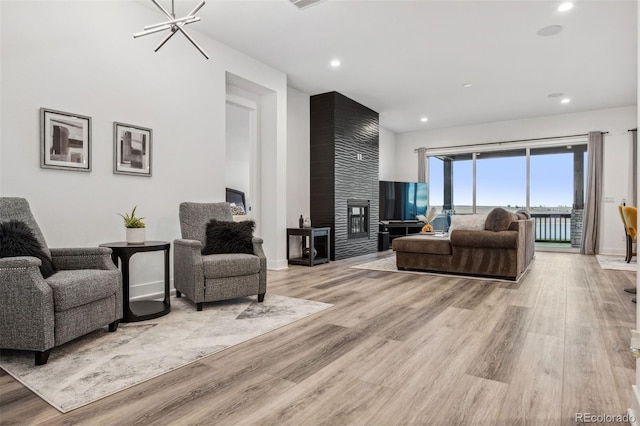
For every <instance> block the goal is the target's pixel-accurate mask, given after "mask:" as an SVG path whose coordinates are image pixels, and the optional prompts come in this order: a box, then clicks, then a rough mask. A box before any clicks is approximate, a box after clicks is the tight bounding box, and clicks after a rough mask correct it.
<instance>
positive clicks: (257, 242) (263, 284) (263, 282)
mask: <svg viewBox="0 0 640 426" xmlns="http://www.w3.org/2000/svg"><path fill="white" fill-rule="evenodd" d="M252 242H253V254H255V255H256V256H258V257H259V258H260V277H259V287H260V288H259V292H260V294H263V293H266V292H267V256H266V255H265V254H264V250H263V249H262V238H260V237H253V240H252Z"/></svg>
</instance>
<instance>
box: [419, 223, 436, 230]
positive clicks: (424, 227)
mask: <svg viewBox="0 0 640 426" xmlns="http://www.w3.org/2000/svg"><path fill="white" fill-rule="evenodd" d="M422 232H433V226H431V224H430V223H427V224H426V225H424V226H423V227H422Z"/></svg>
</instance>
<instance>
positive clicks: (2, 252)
mask: <svg viewBox="0 0 640 426" xmlns="http://www.w3.org/2000/svg"><path fill="white" fill-rule="evenodd" d="M16 256H31V257H36V258H38V259H40V262H41V264H40V273H41V274H42V278H49V277H50V276H51V275H53V274H55V272H56V269H55V268H54V266H53V262H52V261H51V256H50V255H49V254H48V252H45V251H44V249H43V247H42V245H41V244H40V242H39V241H38V239H37V238H36V236H35V234H34V232H33V231H32V230H31V228H29V226H28V225H27V224H26V223H24V222H22V221H19V220H10V221H7V222H0V258H2V257H16Z"/></svg>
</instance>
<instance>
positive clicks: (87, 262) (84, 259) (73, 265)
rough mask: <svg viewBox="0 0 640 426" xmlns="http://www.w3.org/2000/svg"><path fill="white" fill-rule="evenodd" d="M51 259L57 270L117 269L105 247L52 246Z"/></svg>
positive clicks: (109, 251)
mask: <svg viewBox="0 0 640 426" xmlns="http://www.w3.org/2000/svg"><path fill="white" fill-rule="evenodd" d="M50 250H51V260H52V261H53V266H55V267H56V268H57V269H59V270H66V271H69V270H76V269H107V270H108V269H111V270H115V269H117V268H116V266H115V265H114V264H113V261H112V260H111V249H110V248H107V247H81V248H52V249H50Z"/></svg>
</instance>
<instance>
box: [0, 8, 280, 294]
mask: <svg viewBox="0 0 640 426" xmlns="http://www.w3.org/2000/svg"><path fill="white" fill-rule="evenodd" d="M207 7H211V8H216V7H220V5H219V4H217V3H215V2H214V3H212V4H210V5H208V6H207ZM159 16H160V15H158V13H157V11H155V10H154V9H153V8H150V7H146V6H145V5H143V4H141V3H139V2H119V1H118V2H113V1H91V2H86V1H28V2H24V1H4V0H3V1H2V14H1V21H0V22H1V25H0V31H1V32H0V38H1V45H0V47H1V55H2V56H1V60H2V62H1V68H0V85H1V86H2V99H1V101H0V102H1V103H0V108H1V111H2V115H1V118H0V137H1V139H0V150H1V151H2V158H1V159H0V183H1V186H0V194H1V195H2V196H18V197H25V198H27V199H28V200H29V202H30V204H31V207H32V210H33V212H34V215H35V216H36V218H37V220H38V222H39V224H40V227H41V228H42V230H43V232H44V234H45V237H46V238H47V242H48V244H49V245H50V246H51V247H72V246H96V245H97V244H99V243H102V242H107V241H118V240H123V239H124V228H123V226H122V221H121V219H120V218H119V217H118V216H117V215H116V213H121V212H124V211H130V210H131V208H132V207H133V206H136V205H137V206H138V211H139V213H140V214H141V215H143V216H145V218H146V223H147V238H148V239H149V240H165V241H173V239H175V238H178V237H179V236H180V230H179V224H178V205H179V203H180V202H182V201H196V202H211V201H224V198H225V192H224V188H225V171H226V170H225V167H226V165H225V161H224V159H225V102H226V93H225V86H226V77H225V73H226V72H227V71H228V72H231V73H233V74H235V75H238V76H242V78H245V79H247V80H249V81H252V82H255V83H256V84H258V85H261V86H263V87H265V88H269V89H270V90H272V91H273V93H274V95H273V99H272V104H273V112H272V113H273V120H274V123H273V128H272V129H271V132H272V133H273V143H272V144H270V146H269V147H268V149H269V150H270V154H269V155H270V157H269V159H268V160H269V164H268V165H267V170H266V171H265V170H263V173H266V176H265V177H266V178H267V179H266V180H268V182H269V183H270V185H272V186H271V187H270V188H269V193H268V196H269V200H265V205H267V206H268V209H269V211H268V213H267V215H266V216H264V217H267V218H270V219H271V220H269V223H263V224H262V225H263V226H262V230H263V232H262V236H263V237H265V252H266V254H267V258H268V259H269V263H270V265H271V264H275V265H278V264H282V263H283V262H285V263H286V259H285V253H284V247H285V235H286V233H285V220H286V194H285V193H286V172H287V168H286V144H287V140H286V131H287V129H286V126H287V117H286V108H287V86H286V75H285V74H283V73H282V72H280V71H277V70H275V69H273V68H271V67H269V66H267V65H265V64H263V63H261V62H258V61H256V60H254V59H253V58H250V57H248V56H246V55H244V54H242V53H240V52H238V51H236V50H233V49H231V48H229V47H228V46H226V45H223V44H221V43H219V42H217V41H215V40H213V39H210V38H208V37H206V36H204V35H202V34H200V33H198V32H197V25H198V24H195V25H192V26H190V28H189V29H190V32H191V34H192V36H193V37H194V38H195V39H196V40H197V41H198V43H199V44H200V45H201V46H202V47H203V48H204V50H205V51H207V53H208V54H209V55H210V57H211V59H210V60H205V59H204V58H203V57H202V55H201V54H200V53H199V52H198V51H197V50H196V49H195V48H194V47H193V46H192V45H191V44H190V43H189V41H188V40H186V39H185V38H184V37H182V36H181V35H180V34H177V35H176V36H175V37H174V38H173V39H172V40H171V41H169V42H168V43H167V44H166V45H165V46H164V47H163V48H162V49H161V50H160V51H158V52H157V53H155V52H154V51H153V49H154V47H155V46H156V45H157V43H158V42H159V40H160V39H161V38H162V36H161V35H158V36H157V37H156V36H155V35H151V36H148V37H143V38H140V39H137V40H134V39H133V37H132V34H133V33H135V32H139V31H141V29H142V27H143V26H144V25H149V24H151V23H154V22H157V21H158V19H159ZM45 17H46V19H45ZM68 23H73V25H70V24H68ZM41 107H47V108H51V109H57V110H61V111H68V112H72V113H77V114H83V115H88V116H90V117H92V126H93V131H92V164H93V166H92V169H93V170H92V171H91V172H90V173H82V172H74V171H60V170H49V169H41V168H40V166H39V152H40V147H39V141H40V136H39V109H40V108H41ZM114 121H119V122H124V123H129V124H134V125H140V126H144V127H149V128H151V129H153V159H152V162H153V166H152V167H153V176H152V177H151V178H148V177H137V176H125V175H115V174H113V173H112V167H113V166H112V164H113V131H112V126H113V122H114ZM155 254H156V253H149V254H148V255H143V256H140V258H136V259H134V261H133V262H132V264H131V267H132V271H131V280H132V283H134V284H135V285H137V287H135V288H133V289H132V295H133V296H136V295H142V294H150V293H155V292H160V291H161V289H162V280H163V270H162V256H161V253H160V254H159V256H155Z"/></svg>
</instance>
